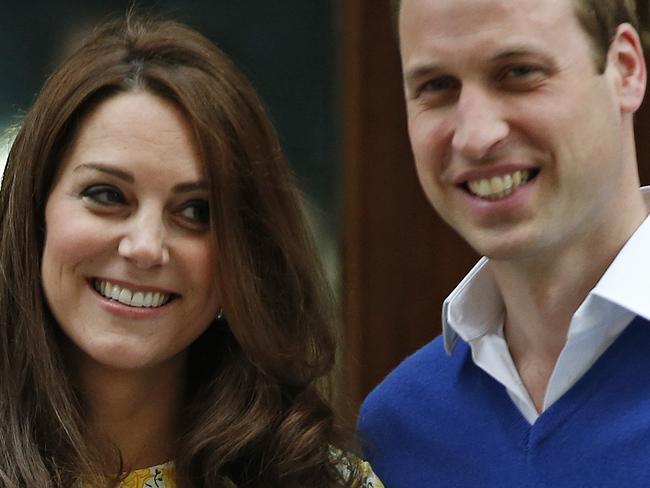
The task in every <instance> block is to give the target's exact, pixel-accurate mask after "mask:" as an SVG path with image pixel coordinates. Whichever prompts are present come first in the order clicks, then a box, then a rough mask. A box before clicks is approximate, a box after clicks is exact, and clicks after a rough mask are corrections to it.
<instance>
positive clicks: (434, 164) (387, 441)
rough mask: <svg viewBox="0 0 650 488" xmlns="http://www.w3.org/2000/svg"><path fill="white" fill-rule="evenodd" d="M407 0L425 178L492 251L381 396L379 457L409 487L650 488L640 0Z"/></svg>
mask: <svg viewBox="0 0 650 488" xmlns="http://www.w3.org/2000/svg"><path fill="white" fill-rule="evenodd" d="M397 12H398V27H399V29H398V32H399V39H400V51H401V55H402V65H403V73H404V87H405V94H406V104H407V113H408V129H409V135H410V139H411V144H412V149H413V154H414V156H415V161H416V166H417V172H418V176H419V179H420V182H421V184H422V187H423V189H424V192H425V194H426V196H427V197H428V199H429V201H430V202H431V203H432V205H433V206H434V207H435V208H436V210H437V211H438V212H439V214H440V215H441V216H442V217H443V218H444V219H445V220H446V221H447V222H448V223H449V224H450V225H451V226H453V227H454V228H455V229H456V230H457V231H458V232H459V233H460V234H461V235H462V236H463V237H464V238H465V239H466V240H467V242H468V243H469V244H470V245H471V246H472V247H473V248H474V249H475V250H476V251H478V252H479V253H481V254H482V255H484V256H486V257H485V258H483V259H482V260H481V261H480V262H479V263H478V264H477V265H476V267H475V268H474V269H472V271H471V272H470V273H469V275H468V276H467V277H466V278H465V279H464V280H463V281H462V282H461V283H460V285H459V286H458V287H457V288H456V289H455V290H454V291H453V292H452V294H451V295H450V296H449V297H448V299H447V300H446V302H445V305H444V308H443V337H441V338H438V339H436V340H434V341H433V342H432V343H430V344H428V345H427V346H425V347H424V348H422V349H421V350H420V351H418V352H417V353H415V354H414V355H413V356H411V357H410V358H408V359H407V360H405V361H404V363H402V364H401V365H400V366H399V367H398V368H397V369H396V370H395V371H394V372H393V373H392V374H391V375H390V376H389V377H388V378H387V379H386V380H385V381H384V382H383V383H382V384H381V385H380V386H379V387H378V388H377V389H376V390H375V391H374V392H372V393H371V394H370V396H369V397H368V398H367V399H366V401H365V402H364V405H363V407H362V410H361V414H360V420H359V429H360V432H361V434H362V436H363V437H364V438H365V440H366V443H367V446H368V447H367V455H368V457H369V458H370V461H371V462H372V464H373V467H374V469H375V471H376V472H377V473H378V475H379V476H380V477H381V478H382V480H383V481H384V483H385V484H386V486H387V487H390V488H400V487H408V488H414V487H428V486H440V487H451V486H453V487H459V486H460V487H465V486H471V487H484V486H490V487H494V486H496V487H509V486H516V487H519V486H527V487H528V486H535V487H542V486H543V487H553V488H555V487H562V486H576V487H577V486H581V487H593V486H616V487H622V486H635V487H638V486H650V219H648V218H647V215H648V207H647V206H646V205H647V204H648V203H650V193H648V192H644V191H643V190H642V191H640V190H639V178H638V171H637V163H636V155H635V147H634V132H633V116H634V112H635V111H636V110H637V109H638V107H639V106H640V104H641V102H642V99H643V94H644V91H645V84H646V68H645V63H644V58H643V53H642V48H641V45H640V41H639V36H638V34H637V29H636V28H635V27H634V26H635V25H636V20H635V15H634V7H633V2H632V1H631V0H630V1H627V0H402V2H401V5H397ZM644 198H645V202H644ZM445 351H446V352H445Z"/></svg>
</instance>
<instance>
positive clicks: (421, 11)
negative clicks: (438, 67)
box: [400, 0, 575, 38]
mask: <svg viewBox="0 0 650 488" xmlns="http://www.w3.org/2000/svg"><path fill="white" fill-rule="evenodd" d="M574 14H575V10H574V8H573V2H572V0H403V2H402V11H401V15H400V27H405V28H404V29H402V28H400V33H401V34H402V35H404V34H408V30H407V28H406V27H408V26H404V25H403V24H404V23H406V24H410V23H413V22H419V23H426V24H428V25H429V27H430V30H431V31H432V33H433V32H435V31H439V32H444V33H445V35H448V36H456V37H459V38H462V36H464V35H467V34H469V33H471V29H472V28H475V27H476V25H477V23H479V24H481V25H483V26H484V27H486V28H489V27H488V25H493V26H495V27H497V26H499V25H501V24H503V23H507V22H523V23H526V24H533V25H534V24H540V25H541V24H543V23H548V22H554V21H556V20H557V19H561V18H567V17H573V16H574Z"/></svg>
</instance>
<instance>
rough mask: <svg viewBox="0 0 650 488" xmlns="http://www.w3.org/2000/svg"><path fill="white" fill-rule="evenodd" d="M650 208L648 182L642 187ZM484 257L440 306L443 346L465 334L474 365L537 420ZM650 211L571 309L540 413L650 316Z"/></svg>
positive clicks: (448, 347) (451, 344)
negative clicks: (630, 327) (627, 329)
mask: <svg viewBox="0 0 650 488" xmlns="http://www.w3.org/2000/svg"><path fill="white" fill-rule="evenodd" d="M641 191H642V193H643V197H644V199H645V201H646V205H647V206H648V208H649V209H650V186H647V187H644V188H642V189H641ZM488 262H489V260H488V258H485V257H484V258H481V260H480V261H479V262H478V263H477V264H476V265H475V266H474V268H473V269H472V270H471V271H470V272H469V273H468V274H467V276H466V277H465V278H464V279H463V280H462V281H461V282H460V284H459V285H458V286H457V287H456V289H455V290H454V291H453V292H452V293H451V294H450V295H449V297H447V299H446V300H445V303H444V305H443V309H442V332H443V336H444V342H445V349H446V350H447V352H448V353H449V354H451V353H452V351H453V349H454V347H455V345H456V342H457V340H458V338H459V337H460V338H461V339H463V340H464V341H465V342H467V343H468V344H469V345H470V348H471V351H472V359H473V360H474V363H475V364H476V365H477V366H478V367H480V368H481V369H483V370H484V371H485V372H486V373H488V374H489V375H490V376H492V377H493V378H494V379H496V380H497V381H498V382H499V383H501V384H502V385H503V386H505V388H506V391H507V392H508V395H510V398H511V399H512V401H513V402H514V404H515V405H516V406H517V408H518V409H519V411H520V412H521V413H522V415H523V416H524V418H526V420H527V421H528V422H529V423H530V424H533V423H534V422H535V421H536V420H537V418H538V417H539V415H540V414H539V412H538V411H537V409H536V408H535V405H534V403H533V401H532V400H531V398H530V395H529V394H528V391H527V390H526V388H525V386H524V384H523V383H522V381H521V378H520V377H519V373H518V372H517V368H516V367H515V364H514V362H513V360H512V356H511V355H510V351H509V349H508V345H507V344H506V341H505V337H504V334H503V322H504V315H505V308H504V304H503V299H502V298H501V294H500V292H499V289H498V287H497V285H496V282H495V281H494V278H493V277H492V274H491V272H490V271H489V269H488V267H487V264H488ZM649 292H650V216H648V217H646V219H645V220H644V221H643V223H642V224H641V225H640V226H639V227H638V229H637V230H636V231H635V232H634V234H632V236H631V237H630V239H629V240H628V241H627V242H626V243H625V245H624V246H623V248H622V249H621V251H620V252H619V254H618V255H617V256H616V258H615V259H614V261H612V263H611V265H610V266H609V268H607V271H606V272H605V274H604V275H603V276H602V277H601V279H600V281H598V283H597V284H596V286H595V287H594V288H593V289H592V290H591V291H590V292H589V294H588V295H587V298H585V300H584V301H583V302H582V304H581V305H580V307H578V310H576V312H575V313H574V314H573V317H572V318H571V323H570V325H569V330H568V333H567V341H566V344H565V345H564V348H563V349H562V351H561V352H560V355H559V357H558V360H557V363H556V364H555V368H554V370H553V373H552V374H551V377H550V379H549V382H548V386H547V388H546V395H545V397H544V404H543V410H546V409H547V408H548V407H550V406H551V405H552V404H553V403H554V402H555V401H556V400H558V399H559V398H560V397H561V396H562V395H564V393H566V392H567V391H568V390H569V389H570V388H571V387H572V386H573V385H574V384H575V383H576V382H577V381H578V380H579V379H580V378H581V377H582V376H583V375H584V374H585V373H586V372H587V371H588V370H589V368H590V367H591V366H592V365H593V364H594V363H595V362H596V360H597V359H598V358H599V357H600V356H601V354H602V353H603V352H605V350H606V349H607V348H608V347H609V346H610V345H611V343H612V342H614V340H615V339H616V338H617V337H618V336H619V335H620V333H621V332H623V330H624V329H625V327H627V325H628V324H629V323H630V322H631V321H632V320H633V319H634V317H636V316H637V315H640V316H642V317H644V318H645V319H648V320H650V300H649V299H648V297H649V296H650V295H649Z"/></svg>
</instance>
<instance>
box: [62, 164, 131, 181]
mask: <svg viewBox="0 0 650 488" xmlns="http://www.w3.org/2000/svg"><path fill="white" fill-rule="evenodd" d="M80 170H91V171H100V172H102V173H106V174H109V175H111V176H115V177H117V178H120V179H121V180H124V181H126V182H128V183H133V182H134V181H135V178H133V175H132V174H131V173H128V172H126V171H124V170H121V169H118V168H115V167H113V166H111V165H110V164H105V163H83V164H80V165H79V166H77V167H76V168H75V169H74V170H73V173H74V172H77V171H80Z"/></svg>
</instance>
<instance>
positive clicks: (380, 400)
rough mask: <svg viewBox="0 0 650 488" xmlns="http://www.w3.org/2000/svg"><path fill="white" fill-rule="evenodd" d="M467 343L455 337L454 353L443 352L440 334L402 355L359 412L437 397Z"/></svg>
mask: <svg viewBox="0 0 650 488" xmlns="http://www.w3.org/2000/svg"><path fill="white" fill-rule="evenodd" d="M467 349H468V347H467V345H466V344H465V343H464V342H462V341H459V343H458V346H457V347H456V349H455V351H454V353H453V354H452V355H451V356H449V355H448V354H447V353H446V352H445V348H444V343H443V339H442V337H441V336H439V337H437V338H435V339H434V340H433V341H431V342H429V343H428V344H426V345H424V346H423V347H422V348H420V349H419V350H417V351H416V352H414V353H413V354H411V355H410V356H409V357H407V358H406V359H404V361H402V362H401V363H400V364H399V365H398V366H397V367H396V368H395V369H394V370H393V371H392V372H391V373H390V374H389V375H388V376H387V377H386V378H385V379H384V380H383V381H382V382H381V383H379V385H377V386H376V387H375V388H374V390H372V391H371V392H370V394H369V395H368V397H367V398H366V399H365V401H364V402H363V405H362V407H361V416H362V417H363V416H364V415H367V414H371V412H372V411H376V410H383V409H384V408H390V405H392V404H396V403H399V404H400V405H401V406H402V407H405V406H406V405H405V399H411V400H406V403H410V402H411V401H417V400H415V399H424V398H430V397H439V396H438V392H439V391H441V392H444V391H446V390H447V389H448V388H449V386H450V385H451V384H452V383H453V381H454V378H457V375H458V370H459V365H460V364H461V362H462V361H463V360H464V358H465V357H466V352H467V351H466V350H467Z"/></svg>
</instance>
